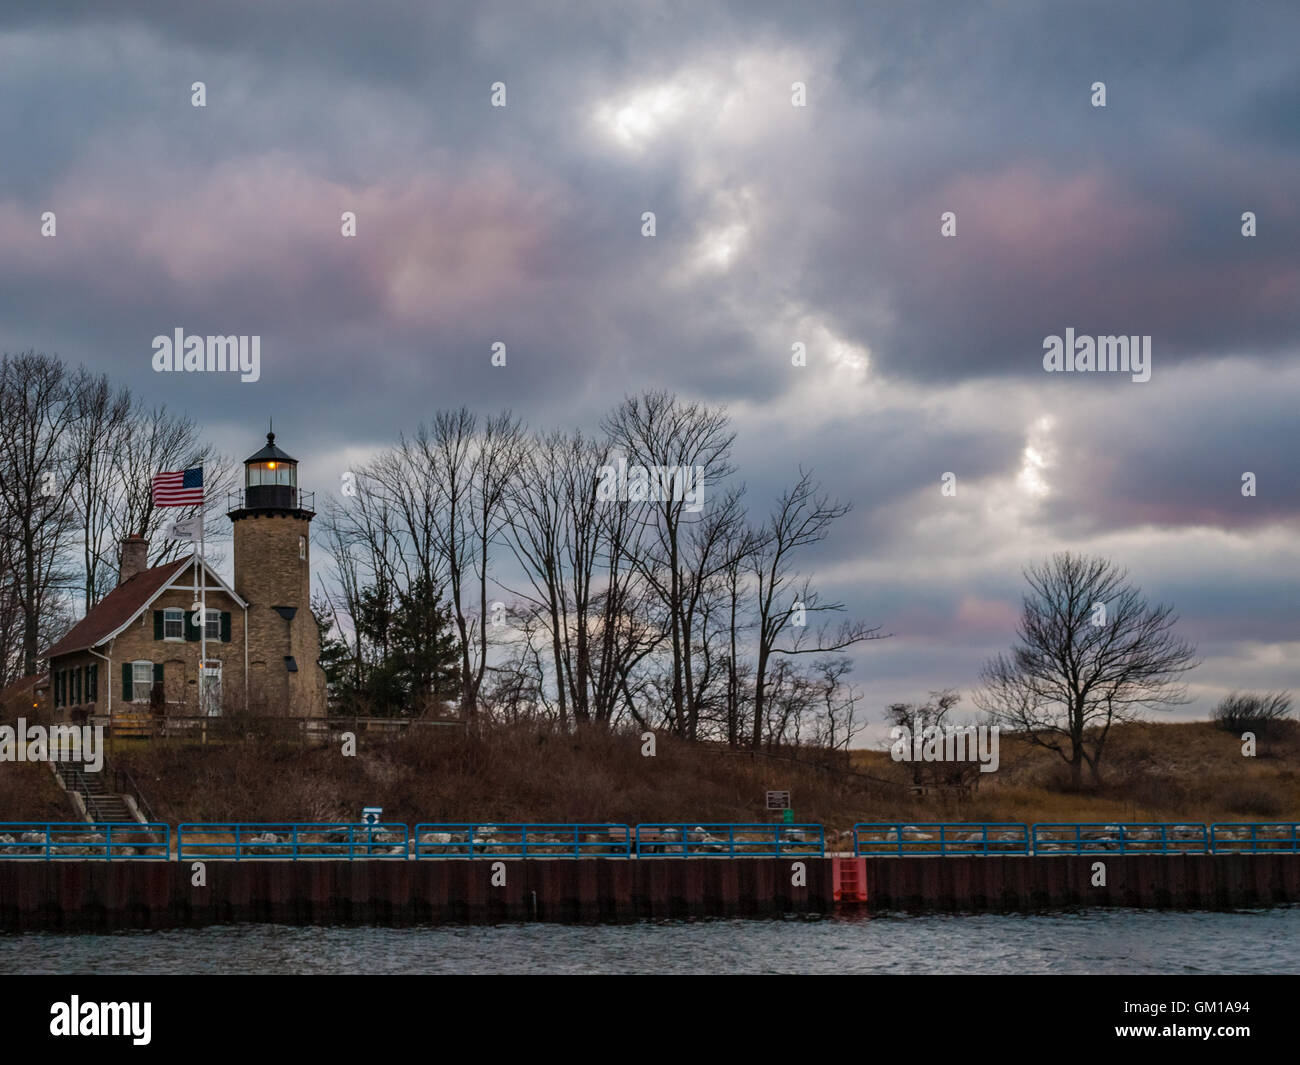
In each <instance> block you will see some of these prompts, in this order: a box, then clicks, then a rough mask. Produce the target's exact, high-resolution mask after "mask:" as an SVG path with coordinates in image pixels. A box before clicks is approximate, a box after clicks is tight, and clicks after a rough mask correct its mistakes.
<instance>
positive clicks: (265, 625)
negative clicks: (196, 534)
mask: <svg viewBox="0 0 1300 1065" xmlns="http://www.w3.org/2000/svg"><path fill="white" fill-rule="evenodd" d="M233 502H234V507H233V509H232V510H230V511H228V512H227V517H229V518H230V520H231V522H232V523H233V525H234V534H235V536H234V539H235V545H234V546H235V591H236V592H238V593H239V595H240V596H241V597H242V598H243V599H244V600H245V601H246V602H247V603H248V604H249V607H248V655H249V662H248V699H249V706H250V708H251V709H252V710H253V711H254V712H255V713H261V714H266V715H269V716H274V717H280V716H284V717H324V716H325V672H324V670H322V669H321V667H320V663H319V659H320V633H319V631H318V630H317V628H316V620H315V618H313V617H312V612H311V530H310V525H311V519H312V518H314V517H315V516H316V512H315V511H314V510H313V509H312V506H313V502H314V493H310V492H303V491H301V490H300V489H299V488H298V461H297V459H294V458H292V457H291V456H289V455H287V454H285V453H284V452H283V451H281V450H280V448H278V447H276V445H275V433H267V434H266V447H264V448H262V450H261V451H259V452H257V453H256V454H255V455H250V456H249V457H248V458H247V459H245V460H244V489H243V491H242V492H240V493H238V494H237V496H236V498H235V499H234V500H233Z"/></svg>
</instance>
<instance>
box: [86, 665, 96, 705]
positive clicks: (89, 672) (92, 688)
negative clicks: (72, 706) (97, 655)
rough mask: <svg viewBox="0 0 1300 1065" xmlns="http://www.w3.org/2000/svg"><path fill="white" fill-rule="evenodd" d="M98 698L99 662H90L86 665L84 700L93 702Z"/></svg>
mask: <svg viewBox="0 0 1300 1065" xmlns="http://www.w3.org/2000/svg"><path fill="white" fill-rule="evenodd" d="M98 698H99V663H98V662H92V663H91V664H90V665H89V666H87V667H86V702H88V703H93V702H95V701H96V700H97V699H98Z"/></svg>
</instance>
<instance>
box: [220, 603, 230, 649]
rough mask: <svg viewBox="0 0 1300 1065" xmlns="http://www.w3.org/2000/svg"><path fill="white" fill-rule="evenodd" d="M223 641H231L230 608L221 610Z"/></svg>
mask: <svg viewBox="0 0 1300 1065" xmlns="http://www.w3.org/2000/svg"><path fill="white" fill-rule="evenodd" d="M221 642H222V643H229V642H230V611H229V610H223V611H222V612H221Z"/></svg>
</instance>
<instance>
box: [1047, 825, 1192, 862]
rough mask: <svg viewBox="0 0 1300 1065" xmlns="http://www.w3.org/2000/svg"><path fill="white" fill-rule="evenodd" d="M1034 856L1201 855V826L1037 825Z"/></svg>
mask: <svg viewBox="0 0 1300 1065" xmlns="http://www.w3.org/2000/svg"><path fill="white" fill-rule="evenodd" d="M1031 831H1032V832H1033V838H1034V853H1035V854H1039V855H1051V854H1204V853H1205V852H1206V851H1207V850H1208V849H1209V832H1208V830H1207V829H1206V827H1205V825H1193V824H1186V823H1182V824H1162V823H1149V824H1120V825H1116V824H1109V825H1107V824H1038V825H1034V826H1033V828H1032V830H1031Z"/></svg>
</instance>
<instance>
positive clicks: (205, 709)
mask: <svg viewBox="0 0 1300 1065" xmlns="http://www.w3.org/2000/svg"><path fill="white" fill-rule="evenodd" d="M204 491H205V492H206V491H207V490H206V489H204ZM203 524H204V522H203V514H202V512H200V513H199V565H200V567H201V568H202V567H204V566H206V563H205V562H204V561H203V537H204V534H205V533H204V528H203ZM199 589H200V591H199V620H200V622H201V623H202V626H203V627H202V628H201V629H199V706H200V708H201V709H200V716H203V717H206V716H207V715H208V714H210V713H211V712H212V707H210V706H209V705H208V697H207V693H206V692H205V691H204V690H203V678H204V672H203V671H204V667H205V666H207V663H208V574H207V570H206V569H203V583H202V584H201V585H200V586H199Z"/></svg>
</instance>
